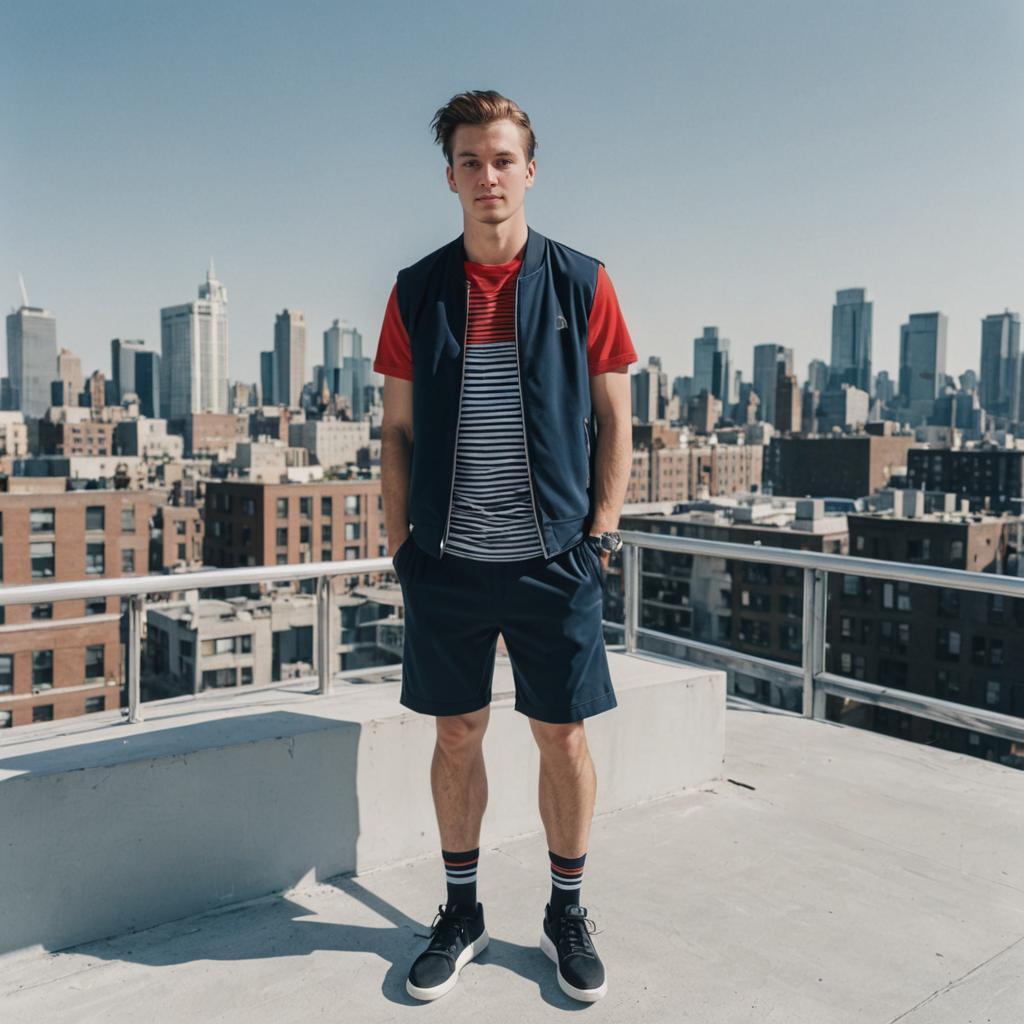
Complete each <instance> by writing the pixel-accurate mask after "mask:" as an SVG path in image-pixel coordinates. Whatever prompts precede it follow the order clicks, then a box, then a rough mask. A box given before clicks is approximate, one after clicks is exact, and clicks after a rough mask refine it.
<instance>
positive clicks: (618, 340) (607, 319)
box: [587, 264, 639, 377]
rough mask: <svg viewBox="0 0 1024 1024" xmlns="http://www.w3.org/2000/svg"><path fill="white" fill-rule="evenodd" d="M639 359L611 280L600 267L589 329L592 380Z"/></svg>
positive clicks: (588, 349) (588, 353) (589, 361)
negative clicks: (597, 375) (596, 376)
mask: <svg viewBox="0 0 1024 1024" xmlns="http://www.w3.org/2000/svg"><path fill="white" fill-rule="evenodd" d="M638 358H639V357H638V356H637V354H636V349H634V348H633V342H632V340H631V339H630V337H629V330H628V329H627V327H626V321H625V320H624V319H623V318H622V310H621V309H619V300H618V298H617V296H616V295H615V289H614V288H613V287H612V282H611V278H609V277H608V275H607V274H606V273H605V269H604V267H603V266H601V265H600V264H598V267H597V286H596V288H595V290H594V302H593V305H592V306H591V307H590V320H589V326H588V328H587V366H588V371H589V373H590V376H591V377H593V376H595V375H596V374H599V373H605V372H607V371H608V370H613V369H615V367H617V366H625V365H626V364H627V363H635V362H636V361H637V359H638Z"/></svg>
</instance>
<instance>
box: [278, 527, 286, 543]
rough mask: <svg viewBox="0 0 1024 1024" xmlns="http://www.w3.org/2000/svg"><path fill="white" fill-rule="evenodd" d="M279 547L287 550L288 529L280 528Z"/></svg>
mask: <svg viewBox="0 0 1024 1024" xmlns="http://www.w3.org/2000/svg"><path fill="white" fill-rule="evenodd" d="M277 546H278V547H279V548H285V547H287V546H288V527H287V526H279V527H278V528H277Z"/></svg>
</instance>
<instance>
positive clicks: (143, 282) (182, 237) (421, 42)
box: [0, 2, 1024, 381]
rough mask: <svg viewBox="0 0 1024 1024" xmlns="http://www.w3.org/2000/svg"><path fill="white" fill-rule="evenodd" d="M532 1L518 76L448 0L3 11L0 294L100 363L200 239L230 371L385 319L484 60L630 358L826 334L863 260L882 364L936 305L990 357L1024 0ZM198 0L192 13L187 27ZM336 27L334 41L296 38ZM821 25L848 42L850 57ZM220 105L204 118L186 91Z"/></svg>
mask: <svg viewBox="0 0 1024 1024" xmlns="http://www.w3.org/2000/svg"><path fill="white" fill-rule="evenodd" d="M523 10H524V11H525V12H527V13H528V14H529V15H530V17H529V18H526V17H524V18H523V19H522V20H523V22H524V25H520V26H513V27H510V28H507V29H506V28H505V27H503V33H504V34H503V40H504V42H505V44H506V45H507V46H508V47H511V48H515V49H517V50H518V51H520V52H529V53H530V55H531V60H530V61H529V70H528V73H524V74H522V75H519V76H512V75H509V74H506V73H495V72H494V70H493V69H494V67H495V60H494V52H493V42H492V41H491V39H490V35H489V33H488V31H487V27H486V26H485V25H482V24H475V23H473V21H472V19H467V18H466V17H465V14H464V12H463V10H462V8H460V7H459V6H457V5H452V4H447V5H441V6H440V7H437V8H431V9H430V10H422V11H420V10H415V9H414V10H410V11H408V12H405V14H404V15H403V18H404V22H403V28H404V32H403V34H402V36H401V38H399V39H398V40H395V45H394V46H393V47H392V46H389V47H388V48H386V50H382V49H381V47H380V41H381V40H382V39H389V40H390V39H392V36H393V24H392V22H393V19H392V18H391V17H390V15H389V13H388V11H387V9H385V8H381V9H379V10H374V11H368V12H361V13H360V14H359V15H358V16H356V17H351V16H348V15H346V16H345V17H344V18H343V17H342V15H341V13H340V12H332V11H311V10H308V9H303V10H299V11H297V12H287V13H286V12H282V11H279V10H276V9H275V8H273V7H271V6H267V7H260V8H258V9H254V8H252V7H241V6H234V5H231V4H224V5H219V6H218V8H217V10H209V9H208V8H206V7H199V6H196V5H191V4H188V3H185V4H182V5H176V6H175V8H174V9H173V10H172V9H170V8H168V9H166V10H163V11H156V10H153V9H149V10H147V11H142V10H139V9H136V8H134V7H132V6H131V5H124V4H117V3H111V4H106V5H102V6H98V7H97V8H95V9H94V11H93V13H92V15H91V17H90V18H88V19H86V18H83V17H82V15H81V13H80V11H79V10H78V9H77V8H75V7H73V6H71V5H70V4H64V3H50V4H46V5H42V6H40V5H34V6H33V5H29V4H27V3H15V4H13V5H9V6H7V8H6V10H5V15H6V17H5V23H4V24H5V28H6V29H7V32H6V35H7V37H8V39H9V40H10V54H11V59H10V60H9V61H8V62H6V63H5V66H4V68H3V69H2V70H0V84H2V87H3V89H4V92H5V95H6V96H7V97H8V99H9V102H8V103H6V104H4V105H3V108H2V112H0V127H2V128H3V130H4V137H5V139H6V140H7V143H8V144H7V146H6V147H5V150H6V152H5V155H4V158H3V162H2V164H0V174H2V183H3V185H4V192H3V194H4V195H5V197H6V198H5V200H4V201H3V202H2V203H0V235H2V236H3V237H4V238H5V240H6V241H7V243H8V244H7V245H5V246H4V247H3V250H2V252H0V281H2V282H4V286H3V287H2V288H0V301H3V302H4V303H5V304H6V305H7V306H8V307H10V306H12V305H16V303H17V274H18V272H22V273H24V275H25V279H26V282H27V284H28V287H29V292H30V296H31V299H32V301H33V304H36V305H40V306H43V307H45V308H46V309H48V310H49V311H50V312H52V313H53V314H54V315H55V316H56V317H57V320H58V327H59V331H60V333H59V336H58V339H57V341H58V344H59V345H61V346H65V347H68V348H71V349H72V350H74V351H75V352H77V353H78V354H80V355H81V356H82V359H83V364H84V366H87V367H96V366H104V365H105V355H104V354H105V353H106V352H107V350H108V346H109V343H110V341H111V339H113V338H124V337H129V338H141V339H143V340H144V341H145V342H146V344H147V345H148V346H149V347H151V348H154V349H158V348H159V340H160V337H159V328H160V324H159V310H160V309H161V308H163V307H165V306H167V305H168V304H169V303H171V302H173V301H175V300H176V297H179V296H181V295H187V294H189V292H190V291H191V289H192V288H193V287H194V280H195V276H196V274H197V273H198V272H199V271H200V270H201V268H202V267H204V266H205V265H206V263H207V262H208V260H209V258H210V256H211V255H212V256H213V257H214V259H215V260H216V263H217V266H218V270H219V273H220V276H221V277H222V279H223V280H224V281H225V283H226V284H227V285H228V287H229V288H230V289H231V295H232V305H231V310H232V314H231V315H232V321H231V322H232V342H233V343H232V355H231V365H230V367H229V372H230V375H231V377H232V378H234V379H241V380H245V381H255V380H258V379H259V352H261V351H264V350H266V349H267V348H268V347H270V345H271V343H272V339H273V317H274V315H275V314H276V313H277V312H280V310H281V309H282V308H296V309H301V310H303V311H304V313H305V316H306V322H307V324H308V325H309V329H310V331H312V332H316V334H314V335H312V336H313V337H316V336H318V335H319V334H320V333H322V332H323V331H324V330H325V329H327V328H328V327H329V325H330V324H331V322H332V321H333V320H334V319H335V318H341V319H343V320H347V321H348V322H349V323H351V324H354V325H356V326H357V327H358V328H359V329H360V331H361V332H362V333H363V335H364V337H365V338H366V339H367V343H368V347H372V346H375V344H376V337H377V333H378V331H379V327H380V322H381V320H382V318H383V311H384V305H385V302H386V298H387V293H388V291H389V289H390V286H391V284H392V282H393V280H394V274H395V272H396V271H397V270H398V269H399V268H400V267H402V266H405V265H408V264H409V263H411V262H413V261H414V260H415V259H417V258H419V257H420V256H421V255H423V254H424V253H425V252H427V251H430V250H432V249H434V248H437V247H438V246H439V245H441V244H443V243H444V242H445V241H447V240H448V239H450V238H451V237H454V236H455V235H456V234H457V233H458V232H459V230H460V229H461V212H460V208H459V207H458V205H457V200H456V199H455V197H453V196H451V194H450V193H449V192H448V191H447V187H446V186H445V184H444V179H443V169H444V165H443V161H442V159H441V156H440V153H439V151H438V149H437V147H435V146H434V145H433V143H432V140H431V138H430V133H429V130H428V123H429V119H430V117H431V115H432V114H433V111H434V109H435V108H436V107H437V106H439V105H440V104H441V103H443V102H444V101H445V100H446V99H447V98H448V97H449V96H450V95H452V94H453V93H454V92H457V91H459V90H461V89H464V88H486V87H494V88H498V89H500V90H502V91H504V92H506V93H507V94H509V95H511V96H512V97H513V98H515V99H517V100H518V101H519V102H520V103H521V104H522V105H523V107H524V108H525V109H526V110H527V111H528V113H530V115H531V117H532V118H533V121H534V125H535V128H536V130H537V133H538V138H539V142H540V145H539V148H538V152H537V159H538V177H537V185H536V187H535V188H534V189H532V190H531V192H530V195H529V198H528V202H527V217H528V220H529V222H530V223H531V224H532V225H533V226H535V227H536V228H537V229H538V230H540V231H542V232H543V233H545V234H548V235H550V236H551V237H553V238H556V239H559V240H563V241H565V242H567V243H568V244H571V245H573V246H574V247H576V248H579V249H581V250H583V251H584V252H589V253H592V254H593V255H596V256H598V257H599V258H601V259H602V260H604V261H605V263H606V265H607V267H608V271H609V274H610V276H611V277H612V279H613V281H614V283H615V286H616V289H617V291H618V293H619V297H620V300H621V303H622V307H623V310H624V313H625V316H626V319H627V323H628V324H629V327H630V329H631V332H632V334H633V337H634V343H635V345H636V348H637V351H638V353H639V355H640V359H641V362H644V361H646V359H647V358H648V357H649V356H651V355H659V356H661V358H662V360H663V366H664V368H665V370H666V372H667V373H668V374H669V375H670V376H671V377H675V376H682V375H686V374H688V373H689V372H690V366H691V351H690V341H691V339H692V338H693V337H695V336H697V335H698V334H699V333H700V332H701V330H702V328H703V327H704V326H705V325H716V326H718V328H719V330H720V332H721V333H722V335H723V336H724V337H728V338H729V339H731V352H730V360H731V362H732V365H734V366H739V367H744V368H746V369H745V374H744V375H745V377H747V375H748V374H749V372H750V371H749V367H751V366H752V362H753V349H754V347H755V346H756V345H759V344H766V343H774V344H778V345H781V346H783V347H784V348H792V349H793V352H794V363H795V364H796V365H797V366H799V367H806V365H807V364H808V362H809V361H810V360H811V359H813V358H823V359H828V358H829V348H830V339H831V315H830V314H831V308H830V307H831V305H832V303H833V300H834V297H835V294H836V292H837V291H839V290H842V289H847V288H861V287H863V288H866V289H867V291H868V294H869V295H870V297H871V300H872V302H873V304H874V316H873V321H874V323H873V338H874V341H873V352H872V368H873V370H874V371H877V370H887V371H888V372H889V373H890V375H891V376H893V377H895V376H897V374H898V350H899V339H900V327H901V325H902V324H903V323H904V322H906V320H907V318H908V317H909V316H910V315H911V314H915V313H921V312H930V311H939V312H942V313H943V314H944V315H945V316H946V317H947V318H948V324H949V338H948V360H947V369H948V372H950V373H951V374H952V375H954V376H957V375H959V373H960V372H962V371H963V370H964V369H966V368H973V369H975V370H978V369H980V367H979V350H980V333H981V323H982V321H983V319H984V318H985V317H988V316H992V315H995V314H997V313H999V312H1000V311H1002V310H1003V309H1005V308H1010V309H1011V310H1012V309H1020V308H1021V306H1022V305H1024V301H1022V300H1024V296H1022V295H1021V285H1020V282H1021V281H1022V280H1024V274H1022V269H1024V263H1022V257H1021V255H1020V253H1019V249H1018V247H1017V246H1016V245H1015V244H1014V242H1015V238H1016V236H1017V230H1015V229H1016V228H1019V226H1020V225H1021V222H1022V221H1024V216H1022V214H1024V204H1022V197H1021V189H1020V187H1019V184H1018V183H1017V181H1016V179H1015V176H1014V168H1015V166H1016V165H1018V164H1019V162H1020V157H1021V156H1022V155H1024V142H1022V133H1021V132H1020V131H1019V130H1017V131H1014V130H1013V129H1014V128H1017V129H1019V128H1020V127H1021V124H1022V111H1021V109H1020V104H1019V103H1017V102H1016V101H1015V99H1016V97H1018V96H1019V95H1020V94H1021V87H1022V85H1024V69H1022V68H1021V66H1020V64H1019V62H1018V61H1016V59H1015V51H1016V42H1017V40H1018V39H1019V38H1020V35H1021V31H1020V30H1021V28H1022V24H1024V12H1022V11H1021V9H1020V8H1019V6H1018V5H1015V4H1011V3H999V2H990V3H987V4H982V5H981V6H976V7H973V8H972V9H971V10H966V9H964V8H962V7H961V6H958V5H955V4H951V3H931V4H906V5H901V6H900V7H899V9H898V10H889V9H887V8H886V7H885V6H884V5H866V6H863V7H861V8H858V10H857V11H846V10H842V9H840V8H838V7H836V8H830V9H828V10H823V9H822V8H821V6H820V5H813V4H809V3H800V4H794V5H789V6H787V7H786V8H785V9H784V10H783V9H778V10H768V9H759V8H758V7H756V6H752V5H736V4H722V5H716V7H715V8H704V7H696V6H685V7H679V6H671V7H666V6H663V5H660V4H647V5H643V6H641V7H640V8H639V10H638V11H637V12H636V13H635V14H630V15H629V16H627V15H625V14H624V13H623V12H620V11H616V10H614V9H612V8H611V7H608V8H606V9H598V8H594V7H592V6H588V7H587V8H586V11H587V13H588V16H587V17H586V18H583V19H581V18H580V16H579V14H580V11H582V10H583V8H582V7H580V8H578V9H577V10H574V8H573V5H565V6H562V7H560V8H559V9H558V10H555V11H551V10H547V9H544V8H542V7H541V6H540V5H534V6H531V5H527V6H526V8H523ZM740 15H741V16H740ZM197 19H201V21H202V23H203V24H204V26H205V31H204V34H203V38H201V39H195V40H194V41H193V42H194V45H192V46H190V47H189V48H187V49H185V50H182V49H180V48H179V47H177V46H176V44H175V42H174V40H175V39H176V38H178V31H177V30H178V28H179V27H184V26H186V25H188V24H193V23H195V22H196V21H197ZM453 21H458V22H459V24H460V32H463V31H464V38H465V43H464V44H463V45H464V47H465V49H463V50H460V51H459V52H458V53H454V54H453V59H452V60H451V61H447V62H441V64H440V65H438V62H436V61H434V60H433V59H432V58H430V57H427V56H425V54H430V53H433V52H436V51H437V49H438V48H439V47H444V46H448V45H449V40H450V38H451V35H450V23H451V22H453ZM570 30H571V31H570ZM342 35H343V36H344V38H345V39H346V52H347V54H348V57H347V59H346V61H344V62H338V61H337V60H335V59H334V58H333V50H332V49H331V48H330V47H326V48H319V47H318V46H317V45H316V44H315V42H314V41H315V40H319V39H331V38H339V37H341V36H342ZM566 38H574V39H575V40H576V42H577V43H578V46H577V47H575V48H566V47H565V46H564V42H563V41H564V39H566ZM229 43H230V45H228V44H229ZM282 44H288V45H293V46H297V47H299V48H302V47H307V48H310V59H309V60H308V61H306V62H302V63H301V70H294V69H288V70H282V69H280V68H276V67H275V68H274V69H273V71H270V70H268V69H269V68H271V67H272V65H271V64H269V63H268V61H269V58H270V57H271V55H272V54H273V53H274V52H276V50H277V48H278V47H279V46H280V45H282ZM839 45H841V46H843V47H844V48H847V49H849V50H850V51H851V52H856V54H857V58H858V59H857V61H855V62H852V63H849V64H846V65H844V67H843V70H842V74H837V73H836V68H835V62H834V49H835V47H836V46H839ZM82 48H87V50H88V52H89V53H90V64H89V70H88V72H87V73H85V74H82V72H81V69H80V52H81V49H82ZM172 57H173V59H171V58H172ZM435 65H437V66H435ZM498 66H499V67H500V64H499V65H498ZM593 67H601V69H602V71H601V75H600V76H597V75H595V74H593V72H592V68H593ZM637 67H640V68H642V71H641V72H640V73H637V72H636V68H637ZM936 67H939V68H941V69H942V74H941V75H936V74H935V73H934V69H935V68H936ZM723 72H724V73H723ZM410 96H413V97H415V99H414V101H410V99H409V97H410ZM210 103H213V104H215V105H216V107H217V110H218V116H217V117H216V118H208V119H203V118H197V116H196V111H197V110H201V109H202V108H203V107H204V105H207V104H210ZM666 110H669V111H670V112H671V115H672V116H671V117H669V118H666V116H665V112H666ZM178 135H187V137H188V138H189V139H190V146H189V153H188V157H187V159H186V158H185V156H184V155H183V153H182V152H181V151H180V150H178V149H175V148H174V147H171V146H168V145H167V144H166V140H167V139H169V138H173V137H175V136H178ZM993 137H998V138H999V139H1000V140H1001V144H1000V149H999V159H986V158H984V156H983V155H984V154H986V153H987V152H989V146H990V140H991V138H993ZM281 138H287V139H288V145H287V146H282V145H280V144H279V140H280V139H281ZM608 140H612V141H613V143H614V145H611V146H609V145H608V144H607V142H608ZM922 153H931V154H935V155H932V156H930V157H929V158H928V159H922V157H921V154H922ZM598 208H599V210H600V215H599V216H595V210H596V209H598ZM41 224H45V226H46V230H45V231H40V230H39V227H40V225H41ZM115 283H116V287H115ZM182 289H187V290H185V291H183V290H182ZM115 310H116V315H114V311H115ZM308 370H309V367H307V371H308ZM4 371H5V372H6V366H4ZM747 379H749V377H747Z"/></svg>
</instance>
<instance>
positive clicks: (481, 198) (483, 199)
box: [476, 196, 501, 203]
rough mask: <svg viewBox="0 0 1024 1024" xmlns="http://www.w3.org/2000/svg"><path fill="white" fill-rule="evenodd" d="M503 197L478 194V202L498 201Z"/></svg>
mask: <svg viewBox="0 0 1024 1024" xmlns="http://www.w3.org/2000/svg"><path fill="white" fill-rule="evenodd" d="M500 199H501V196H478V197H477V200H476V201H477V202H478V203H496V202H498V201H499V200H500Z"/></svg>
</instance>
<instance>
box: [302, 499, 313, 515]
mask: <svg viewBox="0 0 1024 1024" xmlns="http://www.w3.org/2000/svg"><path fill="white" fill-rule="evenodd" d="M312 514H313V499H312V498H310V497H308V496H307V497H300V498H299V515H300V516H302V517H303V518H304V519H308V518H309V517H310V516H311V515H312Z"/></svg>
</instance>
